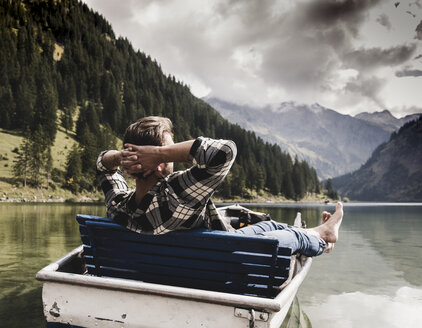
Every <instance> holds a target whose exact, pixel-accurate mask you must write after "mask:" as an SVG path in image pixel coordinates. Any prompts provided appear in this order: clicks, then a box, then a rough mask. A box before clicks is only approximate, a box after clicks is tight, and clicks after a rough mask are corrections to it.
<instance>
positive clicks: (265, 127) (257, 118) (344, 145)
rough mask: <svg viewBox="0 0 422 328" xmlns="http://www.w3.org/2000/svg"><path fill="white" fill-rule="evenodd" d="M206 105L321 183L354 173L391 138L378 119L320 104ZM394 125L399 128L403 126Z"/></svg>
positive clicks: (212, 101)
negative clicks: (298, 161)
mask: <svg viewBox="0 0 422 328" xmlns="http://www.w3.org/2000/svg"><path fill="white" fill-rule="evenodd" d="M205 100H206V101H207V102H208V103H209V104H210V105H211V106H213V107H214V108H215V109H217V110H218V111H219V112H220V113H221V115H223V117H225V118H227V119H228V120H230V121H231V122H235V123H238V124H239V125H240V126H242V127H244V128H246V129H250V130H252V131H255V132H256V133H257V135H259V136H260V137H262V138H263V139H264V140H267V141H269V142H275V143H277V144H279V145H280V147H281V148H282V149H284V150H285V151H288V152H289V153H290V154H291V155H292V156H296V155H297V156H298V157H299V158H302V159H305V160H306V161H308V162H309V163H310V164H311V165H312V166H313V167H315V168H316V170H317V173H318V175H319V177H321V178H331V177H335V176H339V175H343V174H345V173H348V172H352V171H354V170H356V169H358V168H359V167H360V166H361V165H362V164H363V163H364V162H365V161H366V160H367V159H368V158H369V156H370V155H371V153H372V152H373V151H374V149H375V148H376V147H377V146H378V145H380V144H381V143H383V142H385V141H387V140H388V138H389V136H390V134H391V124H392V123H391V122H390V123H389V124H387V123H388V122H389V121H387V120H381V119H379V120H378V121H377V120H376V119H375V117H376V115H372V114H366V115H365V114H361V115H360V118H356V117H352V116H349V115H342V114H340V113H338V112H336V111H334V110H331V109H328V108H325V107H323V106H320V105H318V104H314V105H311V106H308V105H301V104H298V103H295V102H284V103H281V104H280V105H279V106H277V107H269V106H268V107H264V108H254V107H251V106H241V105H236V104H233V103H229V102H225V101H222V100H219V99H216V98H207V99H205ZM387 116H388V115H387ZM390 116H391V117H390V120H391V118H393V119H394V117H393V116H392V115H391V114H390ZM392 121H394V124H396V125H397V126H400V122H401V121H399V120H397V119H395V120H392ZM396 125H395V126H396Z"/></svg>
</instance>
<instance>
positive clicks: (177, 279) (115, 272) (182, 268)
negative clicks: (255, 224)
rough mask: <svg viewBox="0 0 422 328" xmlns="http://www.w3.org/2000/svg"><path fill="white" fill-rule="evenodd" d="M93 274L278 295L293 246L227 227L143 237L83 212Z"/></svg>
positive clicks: (81, 221)
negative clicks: (283, 246) (230, 230)
mask: <svg viewBox="0 0 422 328" xmlns="http://www.w3.org/2000/svg"><path fill="white" fill-rule="evenodd" d="M77 220H78V222H79V227H80V233H81V239H82V242H83V244H84V247H83V248H84V259H85V262H86V267H87V270H88V273H89V274H92V275H95V276H107V277H117V278H126V279H134V280H140V281H145V282H150V283H158V284H164V285H172V286H181V287H190V288H198V289H205V290H212V291H220V292H227V293H235V294H242V295H254V296H260V297H269V298H273V297H275V296H276V295H277V294H278V292H279V286H280V285H281V284H283V282H284V281H286V280H287V278H288V276H289V269H290V262H291V249H290V248H278V241H277V240H275V239H271V238H265V237H259V236H256V237H249V236H243V235H237V234H233V233H228V232H224V231H214V230H205V229H198V230H188V231H176V232H171V233H167V234H165V235H159V236H151V235H142V234H138V233H135V232H132V231H129V230H127V229H126V228H124V227H122V226H120V225H118V224H116V223H114V222H113V221H112V220H110V219H108V218H102V217H96V216H89V215H78V216H77Z"/></svg>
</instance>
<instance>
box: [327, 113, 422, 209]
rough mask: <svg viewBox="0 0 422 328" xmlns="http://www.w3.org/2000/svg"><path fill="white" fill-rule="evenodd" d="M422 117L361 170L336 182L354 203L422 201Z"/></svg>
mask: <svg viewBox="0 0 422 328" xmlns="http://www.w3.org/2000/svg"><path fill="white" fill-rule="evenodd" d="M421 163H422V115H421V116H419V118H418V119H417V120H415V121H411V122H408V123H406V124H405V125H404V126H403V127H401V128H400V130H399V131H398V132H394V133H393V134H392V135H391V137H390V140H389V141H388V142H387V143H384V144H382V145H380V146H379V147H378V148H377V149H376V150H375V151H374V152H373V154H372V156H371V157H370V159H369V160H368V161H367V162H366V163H365V164H364V165H363V166H362V167H361V168H360V169H359V170H357V171H355V172H353V173H350V174H346V175H344V176H341V177H337V178H334V179H333V180H332V183H333V185H334V186H335V187H336V188H337V189H338V191H339V192H340V194H341V195H342V196H343V197H344V196H347V197H349V198H350V199H351V200H361V201H391V202H413V201H418V202H420V201H422V165H421Z"/></svg>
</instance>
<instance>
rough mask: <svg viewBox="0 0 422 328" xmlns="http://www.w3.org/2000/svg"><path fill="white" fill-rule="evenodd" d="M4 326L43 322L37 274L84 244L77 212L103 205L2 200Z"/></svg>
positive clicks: (97, 210) (98, 211) (100, 211)
mask: <svg viewBox="0 0 422 328" xmlns="http://www.w3.org/2000/svg"><path fill="white" fill-rule="evenodd" d="M0 213H1V214H0V248H1V252H0V326H2V327H44V326H45V321H44V318H43V315H42V300H41V283H40V282H38V281H36V280H35V274H36V273H37V272H38V271H39V270H40V269H41V268H42V267H44V266H45V265H47V264H48V263H50V262H52V261H54V260H56V259H58V258H60V257H62V256H63V255H64V254H66V253H68V252H69V251H70V250H72V249H73V248H75V247H77V246H78V245H80V243H81V242H80V237H79V233H78V227H77V223H76V220H75V216H76V213H87V214H92V215H104V214H105V211H104V208H103V206H89V205H87V206H75V205H63V204H49V205H34V204H25V205H22V204H0Z"/></svg>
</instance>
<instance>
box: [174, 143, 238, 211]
mask: <svg viewBox="0 0 422 328" xmlns="http://www.w3.org/2000/svg"><path fill="white" fill-rule="evenodd" d="M236 154H237V148H236V144H235V143H234V142H233V141H231V140H222V139H219V140H216V139H210V138H204V137H199V138H197V139H196V140H195V142H194V143H193V145H192V148H191V150H190V157H189V158H190V160H191V162H192V164H193V166H192V167H191V168H190V169H188V170H186V171H182V172H180V173H179V174H176V175H174V176H173V177H172V179H171V180H169V184H170V186H172V187H173V189H174V191H175V192H176V194H177V195H178V196H179V197H180V199H181V202H183V203H184V204H185V205H188V206H190V207H193V208H198V207H201V206H203V205H205V203H206V202H207V201H208V200H209V199H210V197H211V196H212V194H213V193H214V192H215V190H216V189H217V187H218V186H219V185H220V184H221V183H222V182H223V180H224V178H225V177H226V175H227V174H228V172H229V171H230V168H231V166H232V165H233V163H234V160H235V158H236Z"/></svg>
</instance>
